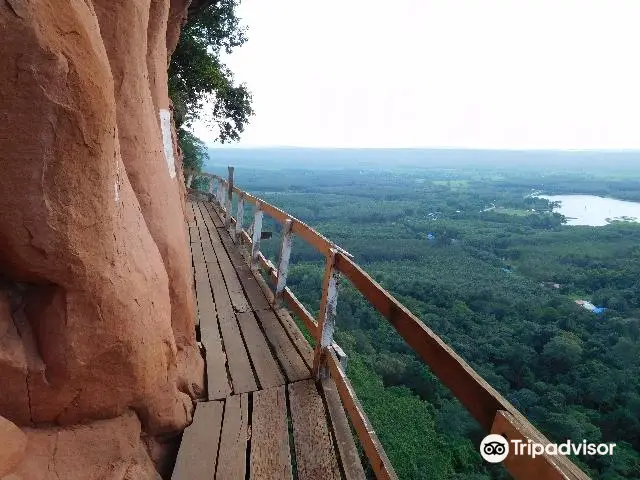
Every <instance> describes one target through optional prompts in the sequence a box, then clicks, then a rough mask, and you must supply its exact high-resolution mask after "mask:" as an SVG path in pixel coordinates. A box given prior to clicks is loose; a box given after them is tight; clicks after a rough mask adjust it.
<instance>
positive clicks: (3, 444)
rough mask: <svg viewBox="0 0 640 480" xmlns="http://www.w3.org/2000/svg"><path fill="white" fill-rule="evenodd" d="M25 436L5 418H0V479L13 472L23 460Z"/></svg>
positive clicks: (25, 446) (25, 444)
mask: <svg viewBox="0 0 640 480" xmlns="http://www.w3.org/2000/svg"><path fill="white" fill-rule="evenodd" d="M26 448H27V436H26V435H25V434H24V433H22V431H21V430H20V429H19V428H18V427H17V426H15V425H14V424H13V423H12V422H10V421H9V420H7V419H6V418H3V417H0V478H2V477H4V476H5V475H8V474H10V473H11V472H14V471H15V469H16V467H17V466H18V465H19V464H20V462H21V461H22V460H23V459H24V453H25V450H26Z"/></svg>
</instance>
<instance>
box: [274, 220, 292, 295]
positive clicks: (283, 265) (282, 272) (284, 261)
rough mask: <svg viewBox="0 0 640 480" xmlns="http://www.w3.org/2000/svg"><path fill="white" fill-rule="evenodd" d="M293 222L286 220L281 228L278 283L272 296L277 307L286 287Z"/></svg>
mask: <svg viewBox="0 0 640 480" xmlns="http://www.w3.org/2000/svg"><path fill="white" fill-rule="evenodd" d="M292 227H293V222H292V221H291V219H290V218H287V219H286V220H285V222H284V225H283V226H282V239H281V241H280V255H279V257H278V281H277V282H276V289H275V292H274V293H275V295H274V297H273V298H274V303H275V305H276V306H277V307H279V306H280V305H281V304H282V294H283V292H284V289H285V287H286V286H287V275H288V273H289V257H290V256H291V245H292V243H293V232H292V231H291V228H292Z"/></svg>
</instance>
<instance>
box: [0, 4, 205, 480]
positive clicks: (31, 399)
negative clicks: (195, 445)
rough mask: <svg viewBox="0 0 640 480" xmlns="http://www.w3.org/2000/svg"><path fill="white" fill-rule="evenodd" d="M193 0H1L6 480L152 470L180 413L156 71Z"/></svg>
mask: <svg viewBox="0 0 640 480" xmlns="http://www.w3.org/2000/svg"><path fill="white" fill-rule="evenodd" d="M188 3H189V0H129V1H127V2H113V1H110V0H71V1H66V2H61V1H60V0H37V1H36V0H0V38H1V39H2V41H1V42H0V59H1V60H0V61H1V62H2V67H3V68H2V69H1V70H0V85H2V88H1V89H0V116H1V117H0V169H1V171H0V442H3V439H4V438H13V439H14V440H13V441H12V442H10V443H11V444H12V445H14V446H15V448H13V449H8V448H7V449H6V452H9V454H10V455H9V454H7V455H8V456H10V457H11V458H8V459H7V458H5V456H4V452H0V477H2V475H4V474H6V473H8V472H10V471H14V476H13V477H11V478H22V479H25V480H26V479H29V480H31V479H40V478H42V479H48V478H65V479H66V478H109V479H111V478H114V479H115V478H118V479H121V478H155V476H156V475H157V474H156V473H155V470H154V468H153V463H152V461H151V459H150V455H149V454H150V453H151V456H153V457H156V456H157V455H156V453H155V452H156V450H157V448H153V449H152V448H151V446H154V445H155V446H156V447H157V442H156V440H154V436H157V435H160V434H166V433H167V432H175V431H178V430H180V429H182V428H184V426H185V425H187V424H188V423H189V422H190V420H191V413H192V409H193V406H192V405H193V404H192V399H193V398H194V397H195V396H197V395H198V394H199V392H200V390H201V388H202V371H203V365H202V358H201V357H200V354H199V351H198V347H197V345H196V339H195V329H194V320H195V307H194V299H193V288H192V284H191V282H192V279H191V276H190V275H191V274H190V265H189V256H188V251H187V240H186V230H185V223H184V188H183V186H182V183H181V178H182V172H181V165H180V163H179V161H178V159H177V151H176V147H175V142H174V141H173V139H174V138H175V136H174V135H172V128H171V120H170V108H169V99H168V96H167V74H166V70H167V55H168V52H169V51H171V50H172V49H173V48H175V44H176V41H177V32H179V25H180V24H181V23H182V21H183V20H184V15H185V11H186V7H187V4H188ZM167 46H168V47H167ZM1 417H4V419H3V418H1ZM15 425H17V426H18V427H19V429H17V428H14V427H15ZM3 426H7V427H6V428H4V427H3ZM20 430H21V431H22V433H20ZM3 435H4V437H3ZM25 435H26V437H25ZM23 437H24V438H26V440H27V441H26V444H24V445H23V440H21V439H23ZM143 439H144V441H143ZM2 448H4V445H3V446H2V447H0V450H2ZM16 458H20V459H21V461H20V462H19V463H17V462H16ZM154 459H156V460H158V458H154Z"/></svg>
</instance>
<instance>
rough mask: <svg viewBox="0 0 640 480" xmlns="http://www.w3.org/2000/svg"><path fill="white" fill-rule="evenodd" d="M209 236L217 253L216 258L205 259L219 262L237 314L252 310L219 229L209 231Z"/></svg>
mask: <svg viewBox="0 0 640 480" xmlns="http://www.w3.org/2000/svg"><path fill="white" fill-rule="evenodd" d="M208 236H209V240H210V241H211V245H212V247H213V250H214V251H215V258H214V257H207V258H205V260H207V261H208V262H217V263H218V264H219V267H220V270H221V272H222V276H223V277H224V282H225V284H226V286H227V291H228V292H229V297H230V298H231V303H232V304H233V307H234V309H235V310H236V311H237V312H246V311H248V310H250V308H249V303H248V302H247V299H246V297H245V296H244V291H243V290H242V285H241V284H240V280H239V279H238V276H237V275H236V271H235V269H234V268H233V264H232V263H231V260H230V259H229V255H228V254H227V251H226V250H225V248H224V246H223V245H222V241H221V239H220V236H219V233H218V229H215V228H214V229H212V230H209V232H208ZM203 242H204V240H203ZM216 259H217V260H216Z"/></svg>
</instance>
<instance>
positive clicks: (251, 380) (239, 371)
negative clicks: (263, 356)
mask: <svg viewBox="0 0 640 480" xmlns="http://www.w3.org/2000/svg"><path fill="white" fill-rule="evenodd" d="M219 322H220V330H221V332H222V339H223V340H224V348H225V352H226V354H227V362H228V363H229V373H230V374H231V382H232V384H233V391H234V393H236V394H237V393H245V392H253V391H255V390H257V389H258V386H257V384H256V380H255V377H254V375H253V370H252V369H251V364H250V363H249V356H248V355H247V351H246V350H245V346H244V343H243V342H242V336H241V335H240V328H239V327H238V322H237V320H236V316H235V314H234V313H233V312H232V313H231V316H230V317H221V318H220V319H219Z"/></svg>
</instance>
